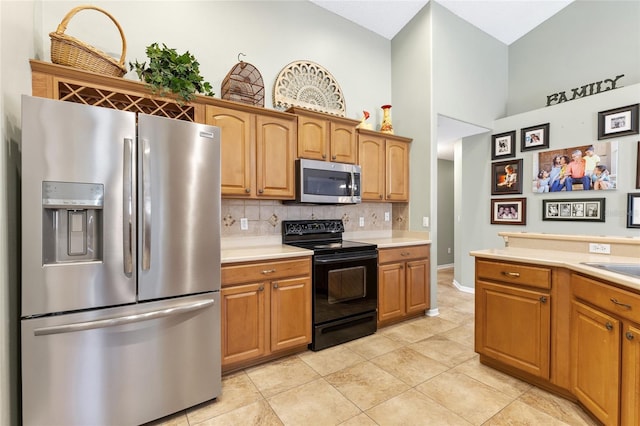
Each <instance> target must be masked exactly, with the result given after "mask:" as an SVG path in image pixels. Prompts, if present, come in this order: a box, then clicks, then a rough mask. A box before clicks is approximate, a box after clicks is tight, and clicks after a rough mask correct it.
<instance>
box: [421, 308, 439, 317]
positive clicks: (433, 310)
mask: <svg viewBox="0 0 640 426" xmlns="http://www.w3.org/2000/svg"><path fill="white" fill-rule="evenodd" d="M425 315H426V316H428V317H437V316H438V315H440V311H439V310H438V308H431V309H428V310H427V312H426V313H425Z"/></svg>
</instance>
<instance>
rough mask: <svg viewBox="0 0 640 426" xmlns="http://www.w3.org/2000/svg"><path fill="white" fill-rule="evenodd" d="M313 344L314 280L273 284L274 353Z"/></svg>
mask: <svg viewBox="0 0 640 426" xmlns="http://www.w3.org/2000/svg"><path fill="white" fill-rule="evenodd" d="M307 343H311V278H309V277H301V278H291V279H286V280H280V281H274V282H272V283H271V351H272V352H275V351H279V350H282V349H288V348H292V347H295V346H299V345H304V344H307Z"/></svg>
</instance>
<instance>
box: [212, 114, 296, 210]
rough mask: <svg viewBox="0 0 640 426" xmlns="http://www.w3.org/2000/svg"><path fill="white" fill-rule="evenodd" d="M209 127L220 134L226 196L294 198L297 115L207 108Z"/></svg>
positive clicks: (222, 177)
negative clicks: (212, 126) (213, 127)
mask: <svg viewBox="0 0 640 426" xmlns="http://www.w3.org/2000/svg"><path fill="white" fill-rule="evenodd" d="M206 124H211V125H214V126H218V127H220V131H221V140H222V145H221V150H220V151H221V156H220V158H221V181H222V196H223V197H226V198H264V199H282V200H286V199H293V198H294V196H295V187H294V174H295V171H294V160H295V141H296V133H297V129H296V117H295V116H294V115H292V114H286V113H281V112H275V111H269V110H264V112H261V111H260V112H255V111H252V110H250V109H249V108H247V110H243V109H242V108H241V107H239V106H238V107H237V108H226V107H221V106H214V105H207V107H206Z"/></svg>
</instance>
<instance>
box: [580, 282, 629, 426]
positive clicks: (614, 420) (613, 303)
mask: <svg viewBox="0 0 640 426" xmlns="http://www.w3.org/2000/svg"><path fill="white" fill-rule="evenodd" d="M571 287H572V289H573V294H574V297H575V300H574V301H573V309H572V317H571V321H572V336H571V339H572V360H573V364H572V377H573V381H572V384H573V392H574V393H575V394H576V396H577V398H578V401H580V402H581V403H582V404H583V405H584V406H585V407H586V408H587V409H588V410H589V411H590V412H591V413H592V414H593V415H594V416H595V417H597V418H598V420H600V421H601V422H602V423H604V424H605V425H618V424H620V425H623V426H626V425H639V424H640V423H639V421H640V342H639V340H640V326H639V325H638V324H640V294H637V293H632V292H630V291H627V290H623V289H620V288H617V287H615V286H614V285H610V284H608V283H606V282H602V281H600V280H597V279H593V278H589V277H585V276H582V275H579V274H572V275H571Z"/></svg>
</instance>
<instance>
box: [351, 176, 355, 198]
mask: <svg viewBox="0 0 640 426" xmlns="http://www.w3.org/2000/svg"><path fill="white" fill-rule="evenodd" d="M355 187H356V172H354V171H351V198H352V199H353V197H354V196H355V195H356V190H355Z"/></svg>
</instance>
